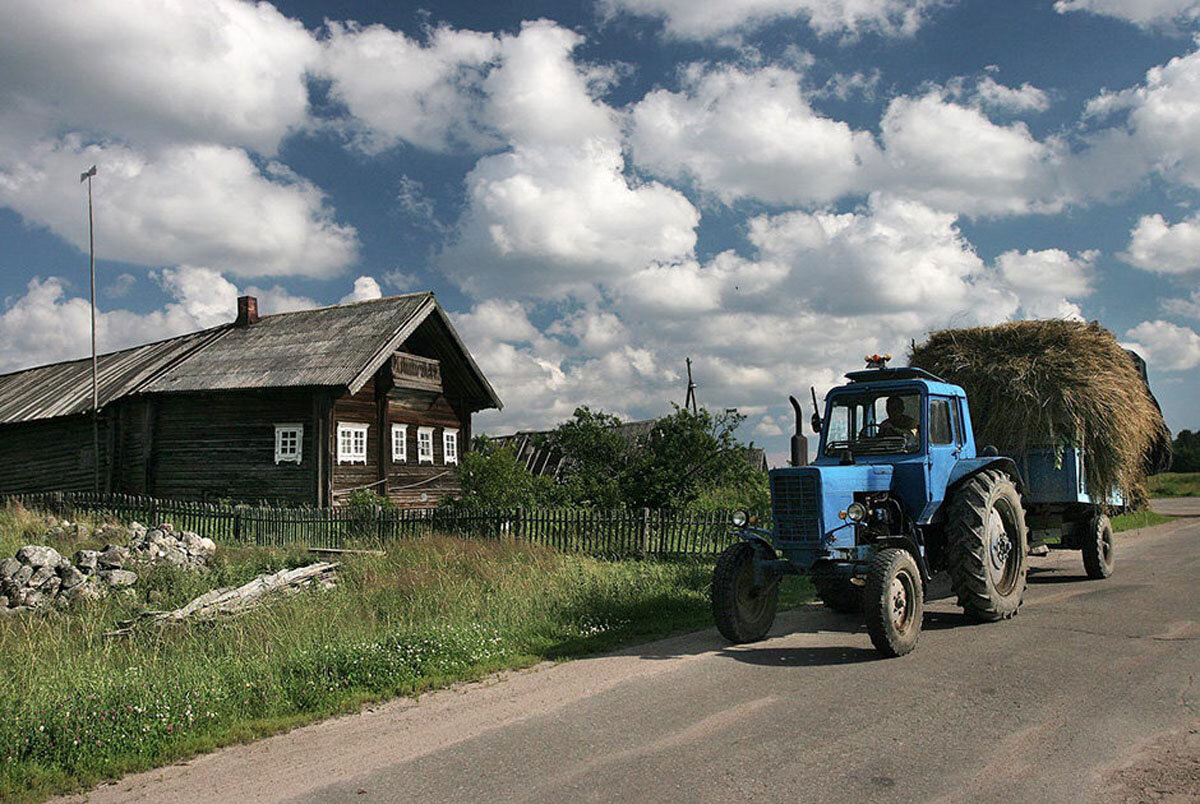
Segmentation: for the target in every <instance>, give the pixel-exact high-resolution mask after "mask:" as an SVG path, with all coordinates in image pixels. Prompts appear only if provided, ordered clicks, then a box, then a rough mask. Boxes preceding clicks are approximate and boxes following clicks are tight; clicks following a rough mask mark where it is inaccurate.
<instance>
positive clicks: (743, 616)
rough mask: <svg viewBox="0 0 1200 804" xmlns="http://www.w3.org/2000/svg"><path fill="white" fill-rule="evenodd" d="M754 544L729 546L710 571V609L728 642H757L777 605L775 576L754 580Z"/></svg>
mask: <svg viewBox="0 0 1200 804" xmlns="http://www.w3.org/2000/svg"><path fill="white" fill-rule="evenodd" d="M754 551H755V547H754V545H752V544H750V543H749V542H738V543H737V544H733V545H730V546H729V547H728V548H726V549H725V552H723V553H721V557H720V558H719V559H717V568H716V569H715V570H714V571H713V582H712V612H713V619H714V620H716V622H717V630H718V631H720V632H721V635H722V636H724V637H725V638H726V639H728V640H729V641H730V642H735V643H741V642H757V641H758V640H760V639H762V638H763V637H765V636H766V635H767V632H768V631H770V630H771V625H772V624H773V623H774V622H775V612H776V610H777V609H778V608H779V577H778V576H775V577H771V578H767V579H766V583H765V584H763V585H762V586H756V585H755V583H754Z"/></svg>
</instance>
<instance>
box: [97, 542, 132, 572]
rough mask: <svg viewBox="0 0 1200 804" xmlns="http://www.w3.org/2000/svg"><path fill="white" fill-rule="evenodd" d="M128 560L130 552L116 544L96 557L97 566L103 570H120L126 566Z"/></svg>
mask: <svg viewBox="0 0 1200 804" xmlns="http://www.w3.org/2000/svg"><path fill="white" fill-rule="evenodd" d="M128 559H129V551H128V550H126V549H125V548H124V547H118V546H116V545H115V544H114V545H109V546H108V547H105V548H104V551H103V552H102V553H100V555H99V556H97V557H96V564H97V565H98V566H100V567H101V568H102V569H120V568H121V567H123V566H125V562H126V561H127V560H128Z"/></svg>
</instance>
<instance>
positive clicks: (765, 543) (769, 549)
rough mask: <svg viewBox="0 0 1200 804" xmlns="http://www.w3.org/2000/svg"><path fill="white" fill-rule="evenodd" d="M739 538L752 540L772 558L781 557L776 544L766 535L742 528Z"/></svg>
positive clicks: (746, 540) (745, 540)
mask: <svg viewBox="0 0 1200 804" xmlns="http://www.w3.org/2000/svg"><path fill="white" fill-rule="evenodd" d="M738 538H739V539H741V540H742V541H744V542H750V543H751V544H752V545H754V546H755V547H757V548H758V549H759V550H762V551H765V553H766V556H767V557H768V558H770V559H775V558H778V557H779V553H778V552H777V551H776V550H775V545H773V544H771V542H770V541H769V540H768V539H767V538H766V537H765V536H761V535H759V534H757V533H749V532H747V531H744V530H741V531H738Z"/></svg>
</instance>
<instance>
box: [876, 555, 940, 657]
mask: <svg viewBox="0 0 1200 804" xmlns="http://www.w3.org/2000/svg"><path fill="white" fill-rule="evenodd" d="M862 607H863V616H864V618H865V619H866V621H867V633H868V634H870V635H871V643H872V644H873V645H875V648H876V649H877V650H878V651H879V652H880V653H882V654H883V655H884V656H888V657H895V656H903V655H904V654H906V653H910V652H911V651H912V649H913V648H915V647H916V646H917V640H918V639H920V638H921V618H922V617H923V616H924V612H925V590H924V588H923V587H922V585H921V572H920V570H918V569H917V562H916V561H914V560H913V557H912V554H911V553H909V552H908V551H907V550H903V549H900V548H897V547H888V548H885V549H883V550H880V551H879V552H877V553H876V554H875V558H874V560H872V561H871V568H870V569H869V570H868V571H867V583H866V586H864V587H863V591H862Z"/></svg>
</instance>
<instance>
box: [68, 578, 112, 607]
mask: <svg viewBox="0 0 1200 804" xmlns="http://www.w3.org/2000/svg"><path fill="white" fill-rule="evenodd" d="M60 597H61V598H62V599H64V600H66V601H67V602H69V603H74V602H75V601H77V600H99V599H100V598H101V597H102V595H101V592H100V589H99V588H98V587H97V586H96V582H95V581H94V580H92V579H91V578H88V579H87V580H86V581H85V582H84V583H81V584H79V585H78V586H72V587H71V588H70V589H65V590H63V592H62V594H61V595H60Z"/></svg>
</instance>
